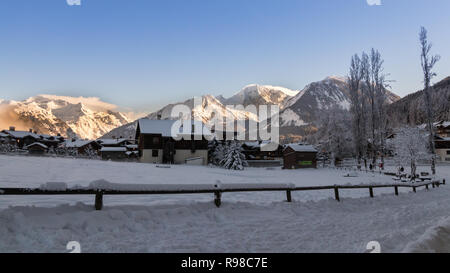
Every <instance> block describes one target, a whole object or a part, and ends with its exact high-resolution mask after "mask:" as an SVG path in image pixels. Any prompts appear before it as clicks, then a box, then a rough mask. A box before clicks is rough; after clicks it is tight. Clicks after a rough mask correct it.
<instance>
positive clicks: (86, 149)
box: [63, 139, 102, 155]
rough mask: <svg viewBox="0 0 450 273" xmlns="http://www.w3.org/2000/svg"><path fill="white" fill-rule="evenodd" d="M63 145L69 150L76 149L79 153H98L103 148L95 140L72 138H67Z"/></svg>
mask: <svg viewBox="0 0 450 273" xmlns="http://www.w3.org/2000/svg"><path fill="white" fill-rule="evenodd" d="M63 146H64V147H65V148H67V149H69V150H75V151H77V153H78V154H79V155H89V154H90V153H97V154H98V152H99V150H100V149H101V148H102V146H101V145H100V144H98V142H97V141H95V140H82V139H71V140H66V142H65V143H64V144H63Z"/></svg>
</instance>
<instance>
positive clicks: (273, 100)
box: [218, 84, 299, 107]
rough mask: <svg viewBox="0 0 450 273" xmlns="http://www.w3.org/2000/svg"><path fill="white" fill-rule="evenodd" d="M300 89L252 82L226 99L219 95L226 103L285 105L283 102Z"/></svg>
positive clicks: (222, 101) (220, 99) (223, 102)
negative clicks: (295, 89)
mask: <svg viewBox="0 0 450 273" xmlns="http://www.w3.org/2000/svg"><path fill="white" fill-rule="evenodd" d="M298 92H299V91H294V90H290V89H288V88H284V87H279V86H271V85H258V84H250V85H247V86H245V87H244V88H243V89H242V90H241V91H239V92H238V93H236V94H235V95H234V96H232V97H230V98H228V99H225V98H224V97H223V96H219V97H218V100H219V101H220V102H221V103H222V104H224V105H244V106H247V105H250V104H251V105H256V106H259V105H267V104H274V105H278V106H280V107H281V106H283V104H284V103H285V102H286V101H287V100H289V99H290V98H291V97H293V96H295V95H297V94H298Z"/></svg>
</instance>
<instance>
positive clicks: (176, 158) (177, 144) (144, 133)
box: [136, 119, 211, 165]
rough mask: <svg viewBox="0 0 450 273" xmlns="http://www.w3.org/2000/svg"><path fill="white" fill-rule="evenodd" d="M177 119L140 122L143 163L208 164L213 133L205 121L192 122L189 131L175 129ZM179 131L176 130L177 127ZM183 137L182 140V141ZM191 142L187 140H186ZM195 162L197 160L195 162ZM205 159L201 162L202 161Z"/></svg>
mask: <svg viewBox="0 0 450 273" xmlns="http://www.w3.org/2000/svg"><path fill="white" fill-rule="evenodd" d="M176 122H177V121H175V120H150V119H140V120H139V121H138V123H137V128H136V143H138V150H139V160H140V161H141V162H145V163H158V164H159V163H167V164H186V163H192V162H197V163H198V164H202V165H206V164H208V140H207V139H206V137H208V138H209V137H211V133H210V132H209V130H207V129H206V128H205V127H204V125H203V123H202V122H198V121H195V122H193V123H191V122H189V125H191V126H189V128H183V127H181V128H179V131H177V130H174V134H175V135H173V134H172V128H173V127H174V126H175V125H176V124H175V123H176ZM174 128H175V127H174ZM181 137H183V139H181V140H179V139H178V138H181ZM186 139H187V140H186ZM193 159H195V161H194V160H193ZM199 159H201V160H199Z"/></svg>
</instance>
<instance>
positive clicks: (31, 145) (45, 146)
mask: <svg viewBox="0 0 450 273" xmlns="http://www.w3.org/2000/svg"><path fill="white" fill-rule="evenodd" d="M33 146H40V147H41V148H44V149H48V147H47V145H45V144H42V143H39V142H34V143H31V144H30V145H27V146H26V147H25V149H28V148H30V147H33Z"/></svg>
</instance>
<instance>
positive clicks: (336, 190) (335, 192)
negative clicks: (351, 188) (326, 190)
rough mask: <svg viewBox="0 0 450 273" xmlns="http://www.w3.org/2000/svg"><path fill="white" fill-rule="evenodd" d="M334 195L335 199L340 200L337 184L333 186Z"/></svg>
mask: <svg viewBox="0 0 450 273" xmlns="http://www.w3.org/2000/svg"><path fill="white" fill-rule="evenodd" d="M334 197H335V198H336V201H338V202H340V201H341V199H339V189H338V187H337V186H334Z"/></svg>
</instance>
